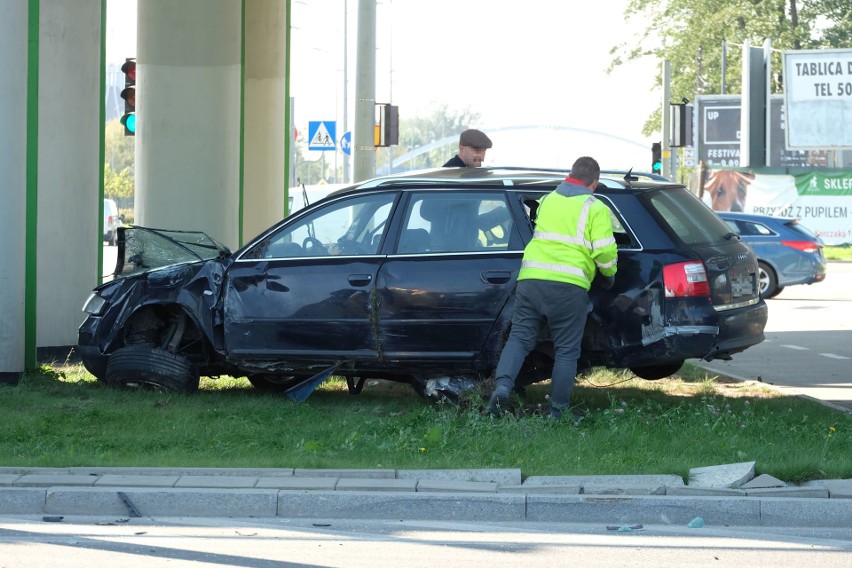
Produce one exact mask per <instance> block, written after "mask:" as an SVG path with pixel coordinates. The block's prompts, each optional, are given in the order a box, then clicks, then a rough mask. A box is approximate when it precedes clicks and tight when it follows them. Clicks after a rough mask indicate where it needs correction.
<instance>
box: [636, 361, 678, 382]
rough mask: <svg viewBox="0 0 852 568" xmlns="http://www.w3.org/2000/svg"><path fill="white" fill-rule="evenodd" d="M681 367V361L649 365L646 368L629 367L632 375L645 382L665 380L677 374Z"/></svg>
mask: <svg viewBox="0 0 852 568" xmlns="http://www.w3.org/2000/svg"><path fill="white" fill-rule="evenodd" d="M681 367H683V361H680V362H676V363H668V364H666V365H649V366H647V367H631V368H630V370H631V371H632V372H633V374H634V375H636V376H637V377H639V378H640V379H645V380H646V381H656V380H659V379H665V378H666V377H670V376H672V375H673V374H675V373H677V372H678V371H679V370H680V368H681Z"/></svg>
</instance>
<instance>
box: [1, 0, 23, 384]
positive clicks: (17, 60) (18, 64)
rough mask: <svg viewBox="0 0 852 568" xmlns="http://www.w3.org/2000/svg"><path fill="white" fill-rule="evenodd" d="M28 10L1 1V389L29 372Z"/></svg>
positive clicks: (12, 0) (13, 0) (15, 0)
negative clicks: (26, 302)
mask: <svg viewBox="0 0 852 568" xmlns="http://www.w3.org/2000/svg"><path fill="white" fill-rule="evenodd" d="M27 4H28V3H27V2H25V1H23V0H0V69H3V72H2V73H0V101H3V104H0V187H2V188H3V190H2V196H3V206H2V207H0V242H2V243H3V246H0V266H2V267H3V269H2V270H0V314H2V317H0V383H13V384H14V383H17V382H18V378H19V377H20V375H21V372H22V371H23V370H24V328H25V326H24V291H25V287H24V282H25V275H24V273H25V262H26V195H27V171H26V165H27V36H28V34H27V27H28V26H27V22H28V13H27V10H28V7H27Z"/></svg>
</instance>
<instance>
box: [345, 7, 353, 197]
mask: <svg viewBox="0 0 852 568" xmlns="http://www.w3.org/2000/svg"><path fill="white" fill-rule="evenodd" d="M348 131H349V0H343V132H344V134H345V133H346V132H348ZM349 140H350V144H351V143H352V139H351V137H350V139H349ZM350 153H351V148H350ZM349 180H350V175H349V156H348V155H347V154H343V183H349Z"/></svg>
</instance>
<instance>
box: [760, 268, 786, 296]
mask: <svg viewBox="0 0 852 568" xmlns="http://www.w3.org/2000/svg"><path fill="white" fill-rule="evenodd" d="M757 270H758V280H757V283H758V288H759V290H760V297H761V298H763V299H764V300H765V299H767V298H774V297H775V296H777V295H778V294H780V293H781V290H779V289H778V277H776V276H775V271H774V270H773V269H772V267H771V266H769V265H768V264H766V263H765V262H760V261H759V262H758V263H757ZM782 289H783V288H782Z"/></svg>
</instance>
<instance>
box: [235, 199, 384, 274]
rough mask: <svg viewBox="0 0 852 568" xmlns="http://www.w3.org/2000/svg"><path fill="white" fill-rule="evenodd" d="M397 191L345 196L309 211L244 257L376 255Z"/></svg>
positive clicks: (258, 244)
mask: <svg viewBox="0 0 852 568" xmlns="http://www.w3.org/2000/svg"><path fill="white" fill-rule="evenodd" d="M396 195H397V194H396V193H376V194H372V195H364V196H357V197H350V198H345V199H342V200H340V201H336V202H333V203H329V204H328V205H326V206H324V207H322V208H321V209H318V210H316V211H312V212H311V213H309V214H307V215H305V216H303V217H301V218H299V219H298V220H297V221H295V222H293V223H289V224H287V225H285V226H284V227H282V228H281V229H280V230H278V231H276V232H275V233H273V234H272V235H270V236H268V237H267V238H265V239H263V240H262V241H260V242H259V243H257V245H255V246H254V247H253V248H252V249H251V250H249V251H247V253H246V255H245V256H246V257H247V258H291V257H304V256H329V255H330V256H358V255H371V254H377V253H378V249H379V243H380V242H381V238H382V235H383V234H384V231H385V230H386V228H387V221H388V217H389V216H390V212H391V208H392V206H393V202H394V199H395V198H396Z"/></svg>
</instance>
